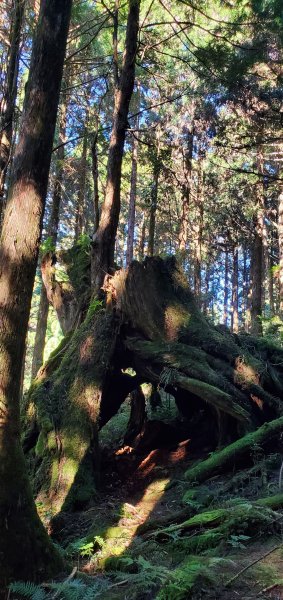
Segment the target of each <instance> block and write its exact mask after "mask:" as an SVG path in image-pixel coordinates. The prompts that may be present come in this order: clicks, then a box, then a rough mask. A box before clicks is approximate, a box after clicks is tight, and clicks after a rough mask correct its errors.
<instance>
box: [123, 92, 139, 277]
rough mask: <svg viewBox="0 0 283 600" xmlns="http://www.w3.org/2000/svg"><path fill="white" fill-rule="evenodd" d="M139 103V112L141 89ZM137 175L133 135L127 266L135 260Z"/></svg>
mask: <svg viewBox="0 0 283 600" xmlns="http://www.w3.org/2000/svg"><path fill="white" fill-rule="evenodd" d="M137 95H138V101H137V103H136V110H137V112H138V111H139V107H140V102H139V87H138V90H137ZM138 126H139V118H138V116H137V117H136V119H135V125H134V127H135V129H137V128H138ZM137 173H138V140H137V138H136V137H135V136H134V135H133V139H132V170H131V187H130V200H129V213H128V236H127V252H126V265H129V264H130V262H131V261H132V260H133V256H134V233H135V222H136V195H137Z"/></svg>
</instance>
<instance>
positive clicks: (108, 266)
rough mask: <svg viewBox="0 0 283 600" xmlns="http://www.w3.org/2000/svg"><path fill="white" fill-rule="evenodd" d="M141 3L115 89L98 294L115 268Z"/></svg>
mask: <svg viewBox="0 0 283 600" xmlns="http://www.w3.org/2000/svg"><path fill="white" fill-rule="evenodd" d="M139 10H140V0H130V1H129V12H128V20H127V31H126V42H125V52H124V57H123V65H122V70H121V75H120V79H119V86H118V87H116V89H115V99H114V101H115V105H114V115H113V126H112V133H111V138H110V146H109V155H108V164H107V182H106V190H105V198H104V203H103V206H102V210H101V217H100V223H99V227H98V230H97V231H96V233H95V235H94V239H93V248H92V259H91V272H92V274H91V279H92V290H93V293H94V294H98V293H99V292H100V288H101V286H102V283H103V279H104V277H105V274H106V273H109V271H111V270H112V269H113V266H114V250H115V239H116V232H117V227H118V221H119V215H120V188H121V170H122V159H123V152H124V143H125V135H126V129H127V126H128V112H129V105H130V101H131V97H132V93H133V89H134V82H135V60H136V52H137V40H138V27H139Z"/></svg>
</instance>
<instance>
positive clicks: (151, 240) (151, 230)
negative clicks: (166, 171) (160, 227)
mask: <svg viewBox="0 0 283 600" xmlns="http://www.w3.org/2000/svg"><path fill="white" fill-rule="evenodd" d="M158 181H159V167H158V165H156V166H155V168H154V174H153V184H152V191H151V203H150V210H149V227H148V249H147V254H148V256H153V255H154V249H155V226H156V211H157V201H158Z"/></svg>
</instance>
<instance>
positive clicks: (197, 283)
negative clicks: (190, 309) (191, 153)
mask: <svg viewBox="0 0 283 600" xmlns="http://www.w3.org/2000/svg"><path fill="white" fill-rule="evenodd" d="M203 204H204V198H203V156H202V155H200V156H199V163H198V187H197V210H198V216H197V223H196V232H195V260H194V292H195V295H196V298H197V302H198V304H199V305H200V304H201V253H202V234H203Z"/></svg>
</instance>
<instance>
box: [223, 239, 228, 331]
mask: <svg viewBox="0 0 283 600" xmlns="http://www.w3.org/2000/svg"><path fill="white" fill-rule="evenodd" d="M224 269H225V271H224V306H223V309H224V310H223V324H224V325H225V326H226V327H227V326H228V298H229V252H228V248H225V266H224Z"/></svg>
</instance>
